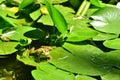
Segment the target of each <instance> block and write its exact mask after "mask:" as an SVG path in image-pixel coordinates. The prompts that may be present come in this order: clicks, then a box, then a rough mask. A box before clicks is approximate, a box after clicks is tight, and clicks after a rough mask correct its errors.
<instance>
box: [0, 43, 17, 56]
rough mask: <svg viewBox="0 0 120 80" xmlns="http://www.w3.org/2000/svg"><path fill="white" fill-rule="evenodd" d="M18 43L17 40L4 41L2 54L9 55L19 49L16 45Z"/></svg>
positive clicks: (0, 50) (1, 44) (0, 46)
mask: <svg viewBox="0 0 120 80" xmlns="http://www.w3.org/2000/svg"><path fill="white" fill-rule="evenodd" d="M17 45H18V43H17V42H2V43H0V55H8V54H12V53H14V52H16V51H17V49H15V47H16V46H17Z"/></svg>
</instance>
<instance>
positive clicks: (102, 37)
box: [93, 32, 118, 41]
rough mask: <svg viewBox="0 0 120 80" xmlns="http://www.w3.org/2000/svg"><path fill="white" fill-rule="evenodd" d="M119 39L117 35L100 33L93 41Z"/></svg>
mask: <svg viewBox="0 0 120 80" xmlns="http://www.w3.org/2000/svg"><path fill="white" fill-rule="evenodd" d="M117 37H118V35H117V34H109V33H101V32H99V34H98V35H97V36H95V37H93V40H95V41H104V40H109V39H114V38H117Z"/></svg>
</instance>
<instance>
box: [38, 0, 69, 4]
mask: <svg viewBox="0 0 120 80" xmlns="http://www.w3.org/2000/svg"><path fill="white" fill-rule="evenodd" d="M37 1H38V2H40V3H44V0H37ZM47 1H49V2H51V3H53V4H59V3H63V2H66V1H68V0H47Z"/></svg>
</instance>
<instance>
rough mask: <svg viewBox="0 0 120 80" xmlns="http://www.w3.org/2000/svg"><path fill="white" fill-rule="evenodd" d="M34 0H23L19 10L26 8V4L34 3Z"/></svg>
mask: <svg viewBox="0 0 120 80" xmlns="http://www.w3.org/2000/svg"><path fill="white" fill-rule="evenodd" d="M33 2H34V0H23V1H22V2H21V4H20V5H19V10H21V9H23V8H25V7H26V6H28V5H30V4H32V3H33Z"/></svg>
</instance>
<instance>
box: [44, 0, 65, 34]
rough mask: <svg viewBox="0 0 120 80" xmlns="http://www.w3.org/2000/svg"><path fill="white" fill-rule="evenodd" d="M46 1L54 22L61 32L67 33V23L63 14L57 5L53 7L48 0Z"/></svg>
mask: <svg viewBox="0 0 120 80" xmlns="http://www.w3.org/2000/svg"><path fill="white" fill-rule="evenodd" d="M44 1H45V4H46V7H47V9H48V12H49V14H50V16H51V18H52V20H53V23H54V24H55V26H56V27H57V29H58V31H59V32H61V33H66V32H67V23H66V20H65V19H64V17H63V15H62V14H61V13H60V12H59V11H58V10H57V9H56V8H55V7H53V6H52V5H51V4H50V3H49V2H48V1H47V0H44Z"/></svg>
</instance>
